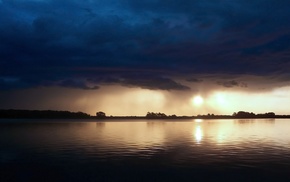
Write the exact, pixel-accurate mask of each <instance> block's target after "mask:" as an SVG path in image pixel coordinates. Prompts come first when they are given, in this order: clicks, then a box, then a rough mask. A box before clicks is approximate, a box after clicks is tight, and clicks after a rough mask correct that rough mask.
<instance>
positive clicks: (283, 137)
mask: <svg viewBox="0 0 290 182" xmlns="http://www.w3.org/2000/svg"><path fill="white" fill-rule="evenodd" d="M87 121H88V122H87ZM289 129H290V120H289V119H284V120H282V119H258V120H257V119H256V120H170V121H168V120H153V121H152V120H136V122H135V120H130V121H126V120H120V121H116V120H114V122H113V121H112V122H110V121H109V122H98V121H97V122H94V120H1V121H0V167H1V173H2V174H1V178H3V179H2V180H1V181H3V180H4V181H9V180H12V181H13V180H16V181H17V180H20V179H25V181H31V180H39V179H41V178H43V177H44V176H48V177H47V178H45V179H46V180H47V181H55V180H60V181H61V180H72V181H79V180H83V179H86V180H88V181H90V180H91V181H94V180H102V181H104V180H105V181H106V180H114V181H118V180H121V181H128V180H132V181H135V180H136V179H138V180H141V181H142V180H144V181H152V180H153V181H154V180H156V181H160V180H161V181H163V180H164V181H166V180H174V181H178V180H180V179H182V180H183V181H184V180H188V181H192V180H193V179H197V180H212V181H215V180H224V179H226V180H231V179H235V178H236V177H239V178H238V179H237V180H241V181H243V180H247V179H253V180H264V179H266V180H273V181H283V180H286V181H287V180H289V179H290V176H289V169H290V132H289ZM1 178H0V179H1ZM139 178H140V179H139Z"/></svg>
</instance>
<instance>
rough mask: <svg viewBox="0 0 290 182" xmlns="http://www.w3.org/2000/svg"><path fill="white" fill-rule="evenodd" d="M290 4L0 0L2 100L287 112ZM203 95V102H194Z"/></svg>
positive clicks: (117, 108) (110, 109)
mask: <svg viewBox="0 0 290 182" xmlns="http://www.w3.org/2000/svg"><path fill="white" fill-rule="evenodd" d="M289 9H290V2H288V1H277V0H254V1H250V0H195V1H192V0H178V1H177V0H167V1H164V0H147V1H136V0H83V1H80V0H0V22H1V23H0V99H1V102H0V108H2V109H10V108H17V109H60V110H71V111H83V112H88V113H90V114H93V113H94V112H96V111H98V110H104V111H105V112H106V113H108V114H110V113H111V114H112V115H127V114H134V115H144V114H146V112H147V111H162V112H165V113H168V114H173V113H174V114H180V115H183V114H184V115H191V114H198V113H202V114H203V113H208V112H212V113H216V114H221V113H224V114H231V112H233V111H235V109H237V110H251V111H254V112H263V111H265V112H268V111H269V110H271V111H275V112H278V113H285V112H287V110H286V109H285V107H287V104H290V94H288V93H289V91H290V88H289V83H290V11H289ZM197 95H200V96H202V97H203V99H204V103H203V105H194V103H191V100H192V99H193V98H194V97H195V96H197ZM285 114H290V111H288V113H285Z"/></svg>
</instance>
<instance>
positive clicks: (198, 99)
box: [192, 95, 203, 106]
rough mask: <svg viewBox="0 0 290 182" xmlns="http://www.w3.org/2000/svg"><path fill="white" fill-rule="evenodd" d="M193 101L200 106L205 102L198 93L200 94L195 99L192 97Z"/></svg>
mask: <svg viewBox="0 0 290 182" xmlns="http://www.w3.org/2000/svg"><path fill="white" fill-rule="evenodd" d="M192 103H193V104H194V105H196V106H199V105H202V104H203V98H202V97H201V96H200V95H198V96H195V97H194V98H193V99H192Z"/></svg>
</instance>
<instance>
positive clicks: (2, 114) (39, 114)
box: [0, 109, 90, 119]
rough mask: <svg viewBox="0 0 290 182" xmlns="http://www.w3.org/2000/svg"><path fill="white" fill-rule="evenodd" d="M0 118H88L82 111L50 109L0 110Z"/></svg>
mask: <svg viewBox="0 0 290 182" xmlns="http://www.w3.org/2000/svg"><path fill="white" fill-rule="evenodd" d="M0 118H11V119H26V118H29V119H34V118H35V119H39V118H40V119H41V118H43V119H66V118H68V119H73V118H76V119H82V118H90V115H89V114H86V113H83V112H69V111H52V110H44V111H39V110H14V109H10V110H0Z"/></svg>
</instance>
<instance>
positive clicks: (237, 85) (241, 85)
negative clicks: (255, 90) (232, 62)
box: [217, 80, 248, 88]
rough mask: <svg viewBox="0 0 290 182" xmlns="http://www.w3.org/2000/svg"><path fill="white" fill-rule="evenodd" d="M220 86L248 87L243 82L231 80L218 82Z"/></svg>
mask: <svg viewBox="0 0 290 182" xmlns="http://www.w3.org/2000/svg"><path fill="white" fill-rule="evenodd" d="M217 84H218V85H222V86H224V87H228V88H230V87H247V86H248V85H247V84H246V83H243V82H241V83H240V82H238V81H236V80H230V81H220V82H217Z"/></svg>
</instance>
